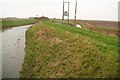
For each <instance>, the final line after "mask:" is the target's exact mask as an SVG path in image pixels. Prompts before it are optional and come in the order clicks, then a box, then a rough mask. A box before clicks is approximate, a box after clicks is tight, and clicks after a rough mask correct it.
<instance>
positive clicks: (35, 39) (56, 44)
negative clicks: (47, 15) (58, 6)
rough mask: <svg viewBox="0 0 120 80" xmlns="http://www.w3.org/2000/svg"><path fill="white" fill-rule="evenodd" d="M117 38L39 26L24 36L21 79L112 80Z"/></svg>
mask: <svg viewBox="0 0 120 80" xmlns="http://www.w3.org/2000/svg"><path fill="white" fill-rule="evenodd" d="M117 47H118V38H117V37H111V36H108V35H105V34H100V33H97V32H93V31H91V30H89V29H86V28H83V29H79V28H76V27H72V26H68V25H62V24H58V23H57V24H56V23H53V22H50V21H43V22H40V23H38V24H36V25H34V26H33V27H31V28H30V29H29V30H28V31H27V32H26V48H25V52H26V53H25V59H24V64H23V69H22V71H21V78H26V77H27V78H40V77H43V78H54V77H56V78H63V77H64V78H70V77H72V78H99V77H104V78H116V77H118V51H117Z"/></svg>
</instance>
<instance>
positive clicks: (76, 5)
mask: <svg viewBox="0 0 120 80" xmlns="http://www.w3.org/2000/svg"><path fill="white" fill-rule="evenodd" d="M76 14H77V0H76V4H75V16H74V25H76Z"/></svg>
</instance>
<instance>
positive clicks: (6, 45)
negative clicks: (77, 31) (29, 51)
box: [0, 25, 31, 78]
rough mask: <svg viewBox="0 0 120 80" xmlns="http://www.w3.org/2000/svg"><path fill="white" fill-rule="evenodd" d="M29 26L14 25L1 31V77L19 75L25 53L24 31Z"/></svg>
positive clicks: (17, 76) (16, 76) (15, 76)
mask: <svg viewBox="0 0 120 80" xmlns="http://www.w3.org/2000/svg"><path fill="white" fill-rule="evenodd" d="M30 26H31V25H27V26H20V27H14V28H11V29H6V30H5V31H3V32H1V33H2V78H19V77H20V71H21V70H22V63H23V61H24V55H25V52H24V48H25V32H26V30H27V29H28V28H29V27H30ZM1 33H0V34H1Z"/></svg>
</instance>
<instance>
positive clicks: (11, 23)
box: [2, 19, 36, 29]
mask: <svg viewBox="0 0 120 80" xmlns="http://www.w3.org/2000/svg"><path fill="white" fill-rule="evenodd" d="M35 22H36V20H35V19H3V20H2V29H5V28H10V27H15V26H21V25H28V24H33V23H35Z"/></svg>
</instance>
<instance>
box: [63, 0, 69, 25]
mask: <svg viewBox="0 0 120 80" xmlns="http://www.w3.org/2000/svg"><path fill="white" fill-rule="evenodd" d="M65 3H67V4H68V9H67V11H65V10H64V9H65ZM69 8H70V2H64V0H63V14H62V24H63V23H64V16H67V24H69Z"/></svg>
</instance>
